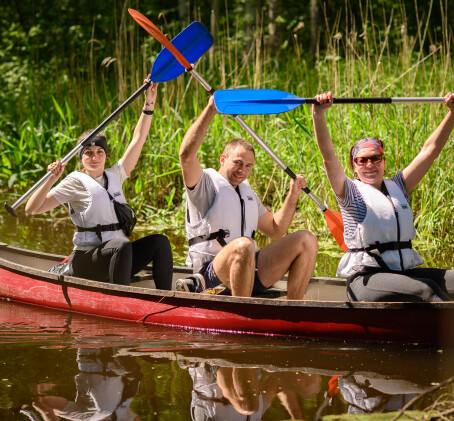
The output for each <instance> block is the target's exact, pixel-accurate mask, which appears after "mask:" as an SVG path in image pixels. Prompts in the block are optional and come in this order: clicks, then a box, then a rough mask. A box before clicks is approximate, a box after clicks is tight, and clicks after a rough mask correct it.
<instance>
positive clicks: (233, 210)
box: [186, 168, 259, 270]
mask: <svg viewBox="0 0 454 421" xmlns="http://www.w3.org/2000/svg"><path fill="white" fill-rule="evenodd" d="M203 171H204V172H205V173H206V174H207V175H208V177H210V179H211V180H212V181H213V184H214V188H215V190H216V197H215V199H214V202H213V204H212V206H211V208H210V209H209V210H208V212H207V213H206V215H205V216H204V217H203V219H201V220H200V221H199V222H198V223H196V224H192V223H191V221H190V220H189V212H187V211H186V215H187V217H186V237H187V238H188V241H189V252H188V257H187V259H186V264H187V265H188V266H190V267H192V268H193V269H194V270H198V269H199V268H200V266H202V264H203V263H205V262H206V261H209V260H212V259H213V258H214V256H216V254H218V253H219V252H220V251H221V249H222V247H223V246H225V245H226V244H228V243H229V242H231V241H232V240H234V239H236V238H239V237H250V238H252V239H253V238H254V235H255V231H256V230H257V224H258V219H259V211H258V206H257V199H256V196H255V193H254V191H253V190H252V188H251V186H250V184H249V183H248V181H247V180H244V181H243V182H242V183H241V184H240V185H238V186H237V188H236V189H235V188H234V187H233V186H232V185H231V184H230V183H229V182H228V181H227V180H226V179H225V178H224V177H223V176H222V175H221V174H219V173H218V172H217V171H216V170H214V169H212V168H209V169H206V170H203ZM256 249H257V245H256Z"/></svg>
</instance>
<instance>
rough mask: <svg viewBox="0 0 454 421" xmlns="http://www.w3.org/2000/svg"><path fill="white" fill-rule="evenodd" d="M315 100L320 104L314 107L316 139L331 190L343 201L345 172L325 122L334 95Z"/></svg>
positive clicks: (329, 94) (320, 96)
mask: <svg viewBox="0 0 454 421" xmlns="http://www.w3.org/2000/svg"><path fill="white" fill-rule="evenodd" d="M315 99H316V100H317V102H319V103H320V105H315V104H314V105H312V120H313V123H314V130H315V139H316V141H317V145H318V148H319V149H320V152H321V153H322V156H323V165H324V166H325V170H326V174H327V175H328V180H329V183H330V184H331V188H332V189H333V191H334V193H336V195H337V196H338V197H339V198H340V199H343V198H344V195H345V171H344V169H343V168H342V165H341V163H340V161H339V159H338V158H337V156H336V154H335V153H334V146H333V141H332V140H331V136H330V134H329V130H328V127H327V125H326V120H325V112H326V110H328V109H329V108H331V106H332V104H333V102H332V94H331V92H328V93H324V94H321V95H316V97H315Z"/></svg>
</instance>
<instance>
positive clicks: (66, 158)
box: [5, 81, 150, 217]
mask: <svg viewBox="0 0 454 421" xmlns="http://www.w3.org/2000/svg"><path fill="white" fill-rule="evenodd" d="M149 86H150V81H147V82H145V83H144V84H143V85H142V86H141V87H140V88H139V89H137V91H136V92H134V93H133V94H132V95H131V96H130V97H129V98H128V99H127V100H126V101H125V102H123V104H121V105H120V106H119V107H118V108H117V109H116V110H115V111H114V112H113V113H112V114H111V115H110V116H109V117H107V118H106V119H105V120H104V121H103V122H102V123H101V124H100V125H99V126H98V127H96V128H95V129H94V130H93V131H92V132H91V133H90V135H89V136H88V137H87V138H86V139H85V140H84V141H83V142H81V143H79V144H78V145H77V146H76V147H75V148H73V149H72V150H71V151H70V152H69V153H68V154H67V155H66V156H64V157H63V158H62V159H60V162H61V163H62V164H65V163H66V162H68V161H69V160H70V159H71V158H72V157H73V156H74V155H76V154H77V153H78V152H79V151H80V150H81V149H82V148H83V147H84V146H85V144H87V143H88V142H90V140H91V139H93V138H94V137H95V136H96V135H97V134H98V133H99V132H100V131H101V130H103V129H104V128H105V127H106V126H107V125H108V124H109V123H110V122H111V121H112V120H113V119H114V118H115V117H117V116H118V114H120V113H121V112H122V111H123V110H124V109H125V108H127V107H128V106H129V105H130V104H131V103H132V102H133V101H134V100H135V99H136V98H137V97H138V96H139V95H140V94H141V93H142V92H144V91H145V90H146V89H147V88H148V87H149ZM51 176H52V171H48V172H47V174H46V175H45V176H44V177H42V178H41V179H40V180H39V181H37V182H36V183H35V184H34V185H33V186H32V187H31V188H30V189H29V190H28V191H27V192H26V193H25V194H24V195H22V197H20V198H19V199H18V200H16V201H15V202H14V203H13V204H12V205H11V206H9V205H8V204H7V203H6V202H5V208H6V210H7V211H8V213H9V214H10V215H12V216H15V217H17V214H16V213H15V212H14V210H15V209H17V208H18V207H19V206H20V205H21V204H22V203H23V202H24V201H25V200H26V199H27V198H28V197H29V196H31V195H32V194H33V193H34V192H35V191H36V190H38V189H39V188H40V187H41V186H42V185H43V184H44V183H45V182H46V181H47V180H48V179H49V178H50V177H51Z"/></svg>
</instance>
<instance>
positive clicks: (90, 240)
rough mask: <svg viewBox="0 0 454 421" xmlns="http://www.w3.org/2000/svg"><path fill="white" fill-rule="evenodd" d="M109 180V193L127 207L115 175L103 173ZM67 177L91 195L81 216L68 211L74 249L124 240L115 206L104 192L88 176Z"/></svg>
mask: <svg viewBox="0 0 454 421" xmlns="http://www.w3.org/2000/svg"><path fill="white" fill-rule="evenodd" d="M104 174H105V175H106V177H107V179H108V190H109V193H110V194H111V195H112V196H113V197H114V198H115V200H116V201H117V202H120V203H126V199H125V197H124V195H123V191H122V189H121V185H120V183H119V181H118V179H117V177H116V176H115V174H114V173H113V172H111V171H109V170H105V171H104ZM68 177H70V178H73V179H76V180H78V181H80V182H81V183H82V184H83V186H84V188H85V189H86V190H87V192H88V194H89V195H90V199H91V200H90V205H89V206H88V208H87V209H86V210H85V211H83V212H74V210H73V209H72V208H71V206H70V207H69V209H70V217H71V220H72V222H73V223H74V225H75V226H76V232H75V233H74V237H73V243H74V244H75V245H76V246H90V247H95V246H97V245H99V244H101V243H103V242H105V241H109V240H112V239H113V238H127V237H126V235H125V234H124V233H123V231H122V229H121V227H120V225H119V223H118V218H117V215H116V214H115V210H114V206H113V204H112V202H111V200H110V198H109V195H108V194H107V191H106V189H105V188H104V187H103V186H101V185H100V184H99V183H98V182H97V181H96V180H94V179H93V178H92V177H90V176H89V175H88V174H86V173H83V172H80V171H74V172H72V173H71V174H69V175H68Z"/></svg>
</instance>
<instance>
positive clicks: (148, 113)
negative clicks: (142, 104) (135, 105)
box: [142, 109, 154, 115]
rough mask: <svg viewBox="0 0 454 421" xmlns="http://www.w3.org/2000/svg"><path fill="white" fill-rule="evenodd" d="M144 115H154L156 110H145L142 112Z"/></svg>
mask: <svg viewBox="0 0 454 421" xmlns="http://www.w3.org/2000/svg"><path fill="white" fill-rule="evenodd" d="M142 113H143V114H146V115H153V113H154V110H145V109H143V110H142Z"/></svg>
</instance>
